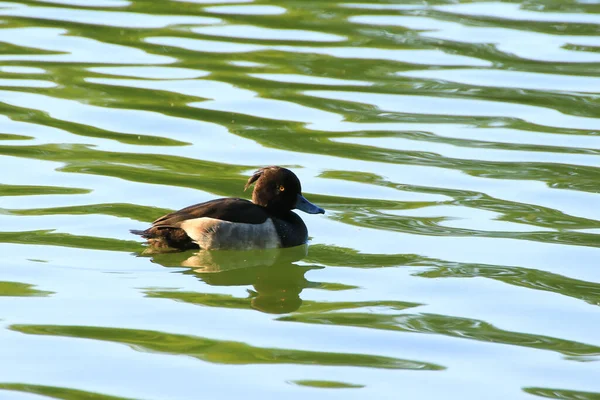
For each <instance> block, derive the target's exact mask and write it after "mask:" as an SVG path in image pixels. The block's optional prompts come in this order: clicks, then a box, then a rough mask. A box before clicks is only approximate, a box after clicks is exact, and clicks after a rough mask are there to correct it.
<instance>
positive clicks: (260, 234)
mask: <svg viewBox="0 0 600 400" xmlns="http://www.w3.org/2000/svg"><path fill="white" fill-rule="evenodd" d="M180 227H181V229H183V230H184V231H185V233H186V234H187V235H188V236H189V237H190V238H191V239H192V240H193V241H194V242H195V243H196V244H197V245H198V246H200V248H203V249H214V250H216V249H239V250H249V249H270V248H276V247H281V240H280V239H279V235H278V233H277V229H275V225H274V224H273V220H272V219H271V218H267V220H266V221H265V222H263V223H262V224H246V223H240V222H229V221H223V220H220V219H215V218H207V217H203V218H195V219H189V220H187V221H184V222H182V223H181V225H180Z"/></svg>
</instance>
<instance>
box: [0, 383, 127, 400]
mask: <svg viewBox="0 0 600 400" xmlns="http://www.w3.org/2000/svg"><path fill="white" fill-rule="evenodd" d="M2 390H7V391H14V392H23V393H30V394H38V395H40V396H46V397H50V398H53V399H60V400H132V399H131V398H129V397H127V398H125V397H117V396H109V395H106V394H101V393H94V392H86V391H83V390H77V389H70V388H64V387H57V386H45V385H32V384H27V383H0V391H2Z"/></svg>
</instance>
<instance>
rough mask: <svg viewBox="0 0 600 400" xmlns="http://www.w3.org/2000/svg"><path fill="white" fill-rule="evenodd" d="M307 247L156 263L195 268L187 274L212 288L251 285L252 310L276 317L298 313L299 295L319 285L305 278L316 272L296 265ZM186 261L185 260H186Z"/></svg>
mask: <svg viewBox="0 0 600 400" xmlns="http://www.w3.org/2000/svg"><path fill="white" fill-rule="evenodd" d="M306 254H307V246H306V245H304V246H297V247H293V248H289V249H268V250H253V251H226V250H221V251H214V250H213V251H211V250H200V251H198V252H197V253H194V254H192V255H191V256H190V253H175V254H173V253H171V254H155V255H153V256H152V259H153V261H154V262H156V263H159V264H162V265H165V266H175V265H177V266H186V267H192V269H191V270H189V271H186V272H184V273H187V274H194V275H196V276H198V277H199V278H200V279H202V280H203V281H204V282H206V283H207V284H209V285H212V286H242V285H252V286H253V287H254V291H252V290H249V292H250V297H251V300H250V305H251V307H252V308H254V309H256V310H259V311H262V312H267V313H274V314H283V313H288V312H292V311H295V310H297V309H298V308H299V307H300V305H301V304H302V299H301V298H300V293H301V292H302V290H304V289H305V288H307V287H315V286H318V284H316V283H313V282H309V281H308V280H307V279H306V278H305V277H304V274H305V273H306V272H307V271H309V270H311V269H314V268H318V267H305V266H298V265H295V264H294V262H296V261H298V260H300V259H302V258H304V257H305V256H306ZM184 257H186V258H184Z"/></svg>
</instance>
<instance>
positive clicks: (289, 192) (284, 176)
mask: <svg viewBox="0 0 600 400" xmlns="http://www.w3.org/2000/svg"><path fill="white" fill-rule="evenodd" d="M254 182H256V185H255V186H254V191H253V192H252V202H253V203H254V204H258V205H259V206H263V207H266V208H267V209H269V211H270V212H272V213H275V214H278V213H285V212H288V211H290V210H293V209H295V208H296V209H298V210H301V211H304V212H306V213H309V214H325V210H323V209H322V208H320V207H317V206H315V205H314V204H312V203H311V202H310V201H308V200H306V199H305V198H304V196H302V187H301V186H300V180H299V179H298V177H297V176H296V175H294V173H293V172H292V171H290V170H289V169H285V168H281V167H265V168H261V169H259V170H258V171H256V172H255V173H254V175H252V177H251V178H250V179H248V182H247V183H246V186H245V187H244V190H246V189H248V187H249V186H250V185H252V184H253V183H254Z"/></svg>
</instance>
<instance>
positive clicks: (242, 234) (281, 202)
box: [131, 167, 325, 250]
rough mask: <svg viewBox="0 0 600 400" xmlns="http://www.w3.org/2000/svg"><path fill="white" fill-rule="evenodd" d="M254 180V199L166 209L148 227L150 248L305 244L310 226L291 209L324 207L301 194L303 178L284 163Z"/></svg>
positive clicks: (144, 234)
mask: <svg viewBox="0 0 600 400" xmlns="http://www.w3.org/2000/svg"><path fill="white" fill-rule="evenodd" d="M254 182H256V185H255V187H254V191H253V192H252V202H250V201H248V200H244V199H237V198H224V199H217V200H212V201H208V202H205V203H201V204H196V205H193V206H189V207H186V208H184V209H181V210H179V211H175V212H173V213H170V214H167V215H165V216H163V217H161V218H159V219H157V220H156V221H154V222H153V223H152V226H151V227H150V228H148V229H146V230H144V231H139V230H132V231H131V232H132V233H135V234H136V235H141V236H142V237H144V238H146V239H148V243H149V244H150V246H151V247H152V248H155V249H156V248H158V249H161V248H163V249H164V248H175V249H182V250H186V249H193V248H198V247H200V248H202V249H266V248H277V247H292V246H298V245H301V244H304V243H306V241H307V240H308V230H307V229H306V225H304V222H303V221H302V219H301V218H300V217H299V216H298V215H296V214H295V213H294V212H292V211H291V210H293V209H298V210H302V211H304V212H307V213H309V214H323V213H325V211H324V210H323V209H322V208H319V207H317V206H315V205H314V204H312V203H311V202H309V201H308V200H306V199H305V198H304V196H302V188H301V186H300V180H299V179H298V177H296V175H294V173H293V172H292V171H290V170H288V169H285V168H281V167H267V168H261V169H259V170H258V171H256V172H255V173H254V175H252V177H251V178H250V179H249V180H248V182H247V183H246V189H247V188H248V187H249V186H250V185H252V184H253V183H254Z"/></svg>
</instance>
